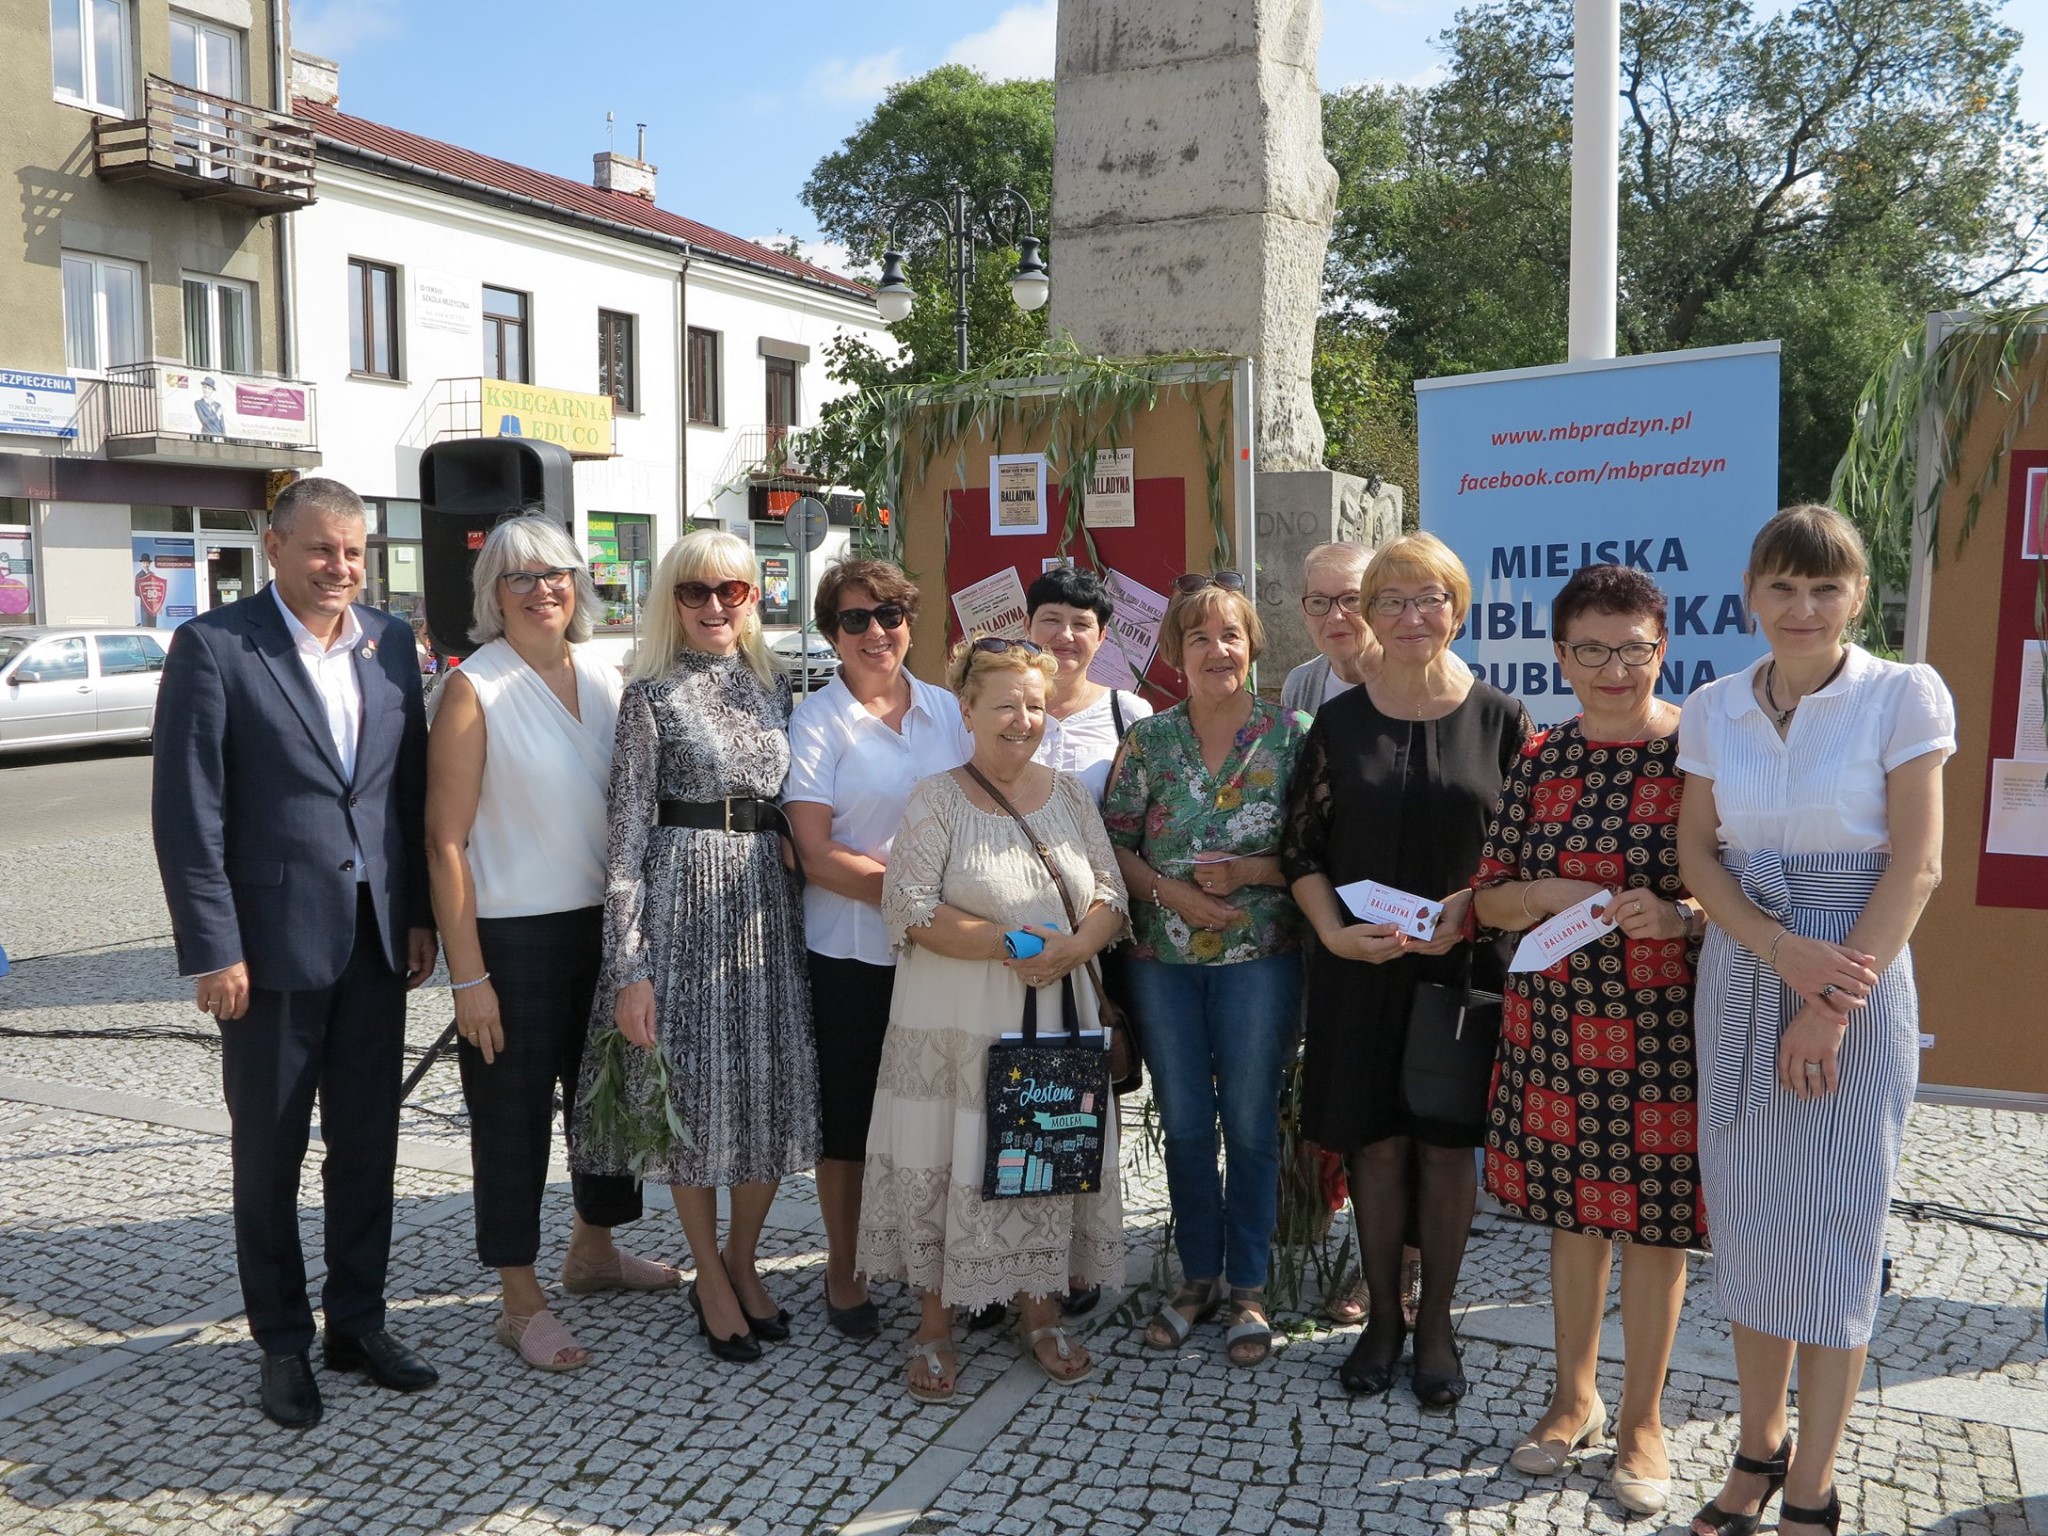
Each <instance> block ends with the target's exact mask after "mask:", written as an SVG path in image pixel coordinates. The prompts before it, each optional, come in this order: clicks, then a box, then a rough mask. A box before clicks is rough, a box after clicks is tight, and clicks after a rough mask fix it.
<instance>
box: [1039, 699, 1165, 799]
mask: <svg viewBox="0 0 2048 1536" xmlns="http://www.w3.org/2000/svg"><path fill="white" fill-rule="evenodd" d="M1112 697H1114V698H1115V699H1116V700H1117V702H1118V704H1119V705H1121V706H1122V708H1123V715H1124V729H1125V730H1129V729H1130V728H1131V727H1132V726H1134V725H1136V724H1137V723H1138V722H1139V721H1140V720H1143V719H1145V718H1146V717H1147V716H1149V715H1150V714H1151V713H1152V706H1151V705H1150V704H1147V703H1146V702H1145V701H1144V700H1143V699H1141V698H1139V697H1138V696H1137V695H1136V694H1135V693H1121V692H1119V693H1116V694H1114V695H1112V694H1111V693H1110V692H1109V691H1108V690H1106V689H1105V690H1104V692H1103V695H1102V697H1101V698H1099V699H1097V700H1096V701H1095V702H1094V703H1093V704H1090V705H1089V706H1088V707H1087V708H1086V709H1077V710H1075V711H1074V712H1073V713H1072V714H1071V715H1069V716H1067V718H1066V719H1064V720H1057V719H1055V718H1053V714H1052V711H1051V710H1047V711H1046V715H1045V738H1044V740H1042V741H1040V742H1039V744H1038V750H1037V751H1036V752H1034V753H1032V754H1031V760H1032V761H1033V762H1034V763H1043V764H1045V766H1046V767H1048V768H1050V769H1052V770H1054V771H1055V772H1057V773H1071V774H1072V775H1073V776H1074V777H1075V778H1077V779H1079V780H1080V781H1081V782H1082V783H1083V784H1086V785H1087V786H1088V793H1089V794H1090V795H1092V796H1094V797H1095V803H1096V804H1097V805H1100V804H1102V792H1103V791H1104V790H1105V789H1107V788H1108V787H1109V767H1110V764H1111V763H1112V762H1113V761H1114V760H1115V758H1116V749H1117V745H1118V742H1117V734H1116V716H1115V714H1114V713H1113V712H1112V711H1111V709H1110V704H1109V701H1110V699H1111V698H1112Z"/></svg>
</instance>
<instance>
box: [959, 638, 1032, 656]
mask: <svg viewBox="0 0 2048 1536" xmlns="http://www.w3.org/2000/svg"><path fill="white" fill-rule="evenodd" d="M974 648H975V649H976V650H977V651H987V652H988V653H989V654H990V655H991V656H1000V655H1002V654H1003V652H1005V651H1022V652H1024V653H1025V654H1026V655H1028V656H1039V655H1043V654H1044V652H1045V647H1044V646H1042V645H1040V644H1039V643H1038V642H1037V641H1036V640H1005V639H1004V638H1003V637H1002V636H1001V635H982V636H980V637H979V638H978V639H976V640H975V642H974Z"/></svg>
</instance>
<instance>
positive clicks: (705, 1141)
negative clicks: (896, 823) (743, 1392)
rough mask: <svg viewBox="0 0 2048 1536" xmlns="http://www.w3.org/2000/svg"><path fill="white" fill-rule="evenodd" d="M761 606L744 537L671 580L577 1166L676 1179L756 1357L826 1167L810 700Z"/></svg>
mask: <svg viewBox="0 0 2048 1536" xmlns="http://www.w3.org/2000/svg"><path fill="white" fill-rule="evenodd" d="M760 598H761V588H760V576H759V571H758V569H757V568H756V566H755V564H754V555H753V551H752V550H750V549H749V548H748V547H747V546H746V545H745V544H744V543H743V542H741V541H740V540H739V539H736V538H734V537H733V536H732V535H731V534H728V533H719V532H709V531H706V532H699V533H693V534H690V535H689V536H688V537H686V538H683V539H680V540H678V541H677V542H676V543H675V544H674V545H673V546H672V547H671V548H670V549H669V551H668V553H667V554H666V555H664V556H663V557H662V559H661V563H660V564H659V565H658V566H657V567H656V568H655V572H654V600H653V601H651V602H650V603H649V604H648V612H647V618H646V622H645V625H644V629H643V634H642V640H641V645H640V649H639V651H638V653H637V654H636V655H635V657H634V661H633V673H632V680H631V681H630V682H629V683H628V684H627V685H626V690H625V696H624V698H623V699H622V700H621V702H620V706H619V730H618V741H617V744H616V746H615V748H614V750H613V755H612V777H611V814H610V821H611V838H610V849H609V854H608V857H607V861H606V862H607V866H608V873H607V881H606V889H605V980H604V983H603V985H602V986H601V987H600V989H599V992H598V998H597V1004H596V1008H595V1017H593V1019H592V1021H591V1030H590V1043H589V1045H588V1046H587V1048H586V1049H585V1052H584V1058H583V1074H582V1084H581V1088H580V1090H579V1092H578V1094H577V1116H576V1128H577V1137H576V1152H575V1158H574V1166H576V1167H578V1168H579V1169H581V1170H583V1171H585V1172H594V1173H625V1172H633V1173H637V1174H639V1175H640V1176H641V1177H642V1178H644V1179H648V1180H657V1179H658V1180H661V1181H663V1182H666V1183H667V1184H669V1185H670V1186H672V1189H673V1192H674V1198H675V1205H676V1214H677V1215H678V1216H679V1217H680V1218H681V1219H682V1224H683V1232H684V1235H685V1236H686V1237H687V1238H688V1240H689V1244H690V1255H691V1259H692V1262H693V1263H694V1265H695V1268H696V1278H695V1280H694V1281H693V1282H692V1284H691V1286H690V1304H691V1307H692V1309H693V1310H694V1311H695V1312H696V1314H697V1322H698V1327H699V1329H700V1330H701V1331H702V1332H703V1334H704V1335H705V1337H706V1338H707V1339H708V1340H709V1342H710V1345H711V1350H712V1353H713V1354H715V1355H717V1356H718V1357H719V1358H720V1359H722V1360H734V1361H748V1360H758V1359H759V1358H760V1355H761V1345H760V1341H761V1340H763V1339H769V1340H777V1339H786V1338H788V1337H789V1314H788V1313H787V1312H786V1311H784V1310H783V1309H782V1308H781V1307H780V1306H779V1305H778V1304H777V1303H776V1302H775V1300H774V1299H773V1298H772V1297H771V1296H770V1294H769V1292H768V1290H767V1288H766V1287H765V1286H764V1285H763V1284H762V1282H761V1277H760V1274H759V1272H758V1271H757V1269H756V1267H755V1249H756V1245H757V1244H758V1242H759V1239H760V1235H761V1228H762V1226H763V1224H764V1223H765V1222H766V1220H767V1217H768V1208H769V1206H770V1204H771V1203H772V1202H773V1201H774V1199H775V1186H776V1184H777V1182H778V1181H780V1180H781V1179H782V1178H783V1177H784V1176H785V1175H787V1174H790V1173H794V1172H796V1171H798V1170H799V1169H804V1168H809V1167H810V1166H812V1164H814V1163H815V1162H816V1161H817V1159H818V1071H817V1058H816V1056H815V1055H814V1054H813V1051H812V1047H811V1013H810V989H809V987H808V986H807V985H806V982H805V978H804V939H803V915H802V907H801V895H800V892H799V889H798V881H797V878H796V876H795V875H794V873H793V872H792V869H791V864H792V862H793V858H792V856H790V855H789V854H788V853H787V852H786V850H785V848H784V844H783V839H782V837H781V836H780V835H779V834H781V833H782V832H783V831H784V829H785V826H786V824H785V822H784V820H783V816H782V811H781V808H780V807H779V806H778V805H777V803H776V800H777V797H778V796H779V795H780V794H781V793H782V787H783V781H784V779H785V778H786V777H787V776H788V773H789V713H790V689H789V684H788V683H787V681H785V680H784V679H783V678H782V677H781V676H779V675H778V674H777V672H776V671H775V669H774V664H773V662H772V660H771V659H770V657H769V654H768V650H767V647H766V646H765V644H764V643H763V642H762V639H761V616H760ZM625 1046H631V1047H637V1049H632V1050H628V1049H625V1048H624V1047H625ZM678 1125H679V1126H680V1128H681V1134H678V1133H677V1129H676V1128H677V1126H678ZM721 1188H724V1189H729V1190H730V1191H731V1200H732V1224H731V1227H730V1230H729V1232H728V1235H727V1241H726V1245H725V1248H724V1250H723V1251H722V1252H721V1250H720V1248H719V1244H718V1191H719V1190H720V1189H721Z"/></svg>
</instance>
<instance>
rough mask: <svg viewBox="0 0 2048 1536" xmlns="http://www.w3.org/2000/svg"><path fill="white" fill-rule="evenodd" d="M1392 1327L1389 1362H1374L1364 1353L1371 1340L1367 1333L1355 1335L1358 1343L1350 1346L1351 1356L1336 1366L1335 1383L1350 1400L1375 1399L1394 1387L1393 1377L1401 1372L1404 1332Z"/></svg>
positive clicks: (1400, 1328) (1406, 1334)
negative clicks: (1393, 1333) (1392, 1334)
mask: <svg viewBox="0 0 2048 1536" xmlns="http://www.w3.org/2000/svg"><path fill="white" fill-rule="evenodd" d="M1395 1327H1396V1328H1397V1329H1398V1332H1397V1333H1396V1335H1395V1338H1394V1355H1393V1358H1392V1359H1391V1360H1384V1361H1381V1360H1374V1359H1372V1358H1371V1357H1370V1356H1369V1355H1368V1354H1367V1353H1366V1347H1365V1346H1366V1341H1367V1340H1368V1339H1369V1338H1370V1337H1371V1332H1370V1330H1368V1331H1367V1332H1365V1333H1361V1334H1360V1335H1359V1336H1358V1342H1357V1343H1356V1344H1354V1345H1352V1346H1351V1353H1350V1354H1349V1355H1347V1356H1346V1357H1345V1359H1344V1363H1343V1364H1342V1365H1340V1366H1338V1367H1337V1380H1338V1382H1339V1384H1341V1385H1342V1386H1343V1388H1344V1390H1345V1391H1346V1392H1349V1393H1350V1394H1351V1395H1352V1396H1353V1397H1378V1396H1379V1395H1380V1394H1381V1393H1382V1392H1385V1391H1387V1390H1388V1389H1389V1388H1391V1387H1392V1386H1393V1385H1394V1378H1395V1377H1396V1376H1397V1375H1399V1374H1400V1371H1401V1352H1402V1350H1403V1349H1405V1348H1406V1347H1407V1343H1408V1330H1407V1329H1406V1328H1405V1327H1402V1326H1401V1325H1400V1324H1396V1325H1395Z"/></svg>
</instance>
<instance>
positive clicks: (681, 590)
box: [676, 581, 754, 608]
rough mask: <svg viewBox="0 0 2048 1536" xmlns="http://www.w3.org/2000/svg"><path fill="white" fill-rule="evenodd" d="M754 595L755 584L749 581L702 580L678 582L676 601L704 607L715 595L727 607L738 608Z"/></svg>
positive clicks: (695, 606) (689, 606)
mask: <svg viewBox="0 0 2048 1536" xmlns="http://www.w3.org/2000/svg"><path fill="white" fill-rule="evenodd" d="M753 595H754V585H753V583H752V582H748V581H721V582H718V583H716V584H715V585H707V584H706V583H704V582H701V581H679V582H677V583H676V601H677V602H679V603H681V604H682V605H683V606H684V607H685V608H702V607H703V606H704V605H705V604H706V603H708V602H710V601H711V599H712V598H713V597H716V598H717V599H718V601H719V602H720V603H721V604H723V605H724V606H725V607H727V608H737V607H739V606H740V604H742V603H744V602H745V601H746V600H747V599H748V598H750V597H752V596H753Z"/></svg>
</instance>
